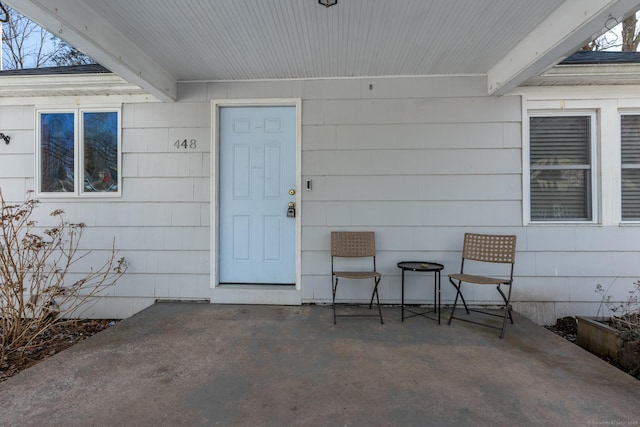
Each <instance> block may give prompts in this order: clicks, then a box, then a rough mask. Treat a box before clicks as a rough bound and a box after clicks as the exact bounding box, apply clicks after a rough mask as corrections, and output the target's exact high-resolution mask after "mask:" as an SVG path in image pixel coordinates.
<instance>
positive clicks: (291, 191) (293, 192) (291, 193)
mask: <svg viewBox="0 0 640 427" xmlns="http://www.w3.org/2000/svg"><path fill="white" fill-rule="evenodd" d="M294 194H296V190H294V189H293V188H292V189H290V190H289V195H290V196H293V195H294Z"/></svg>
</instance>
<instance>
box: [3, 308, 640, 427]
mask: <svg viewBox="0 0 640 427" xmlns="http://www.w3.org/2000/svg"><path fill="white" fill-rule="evenodd" d="M383 314H384V316H385V324H384V325H381V324H380V322H379V321H377V319H358V318H353V319H351V318H339V319H338V324H337V325H336V326H334V325H333V323H332V315H331V308H330V307H325V306H297V307H284V306H277V307H276V306H221V305H209V304H185V303H162V304H156V305H154V306H152V307H150V308H148V309H146V310H144V311H142V312H140V313H138V314H137V315H135V316H133V317H131V318H129V319H126V320H124V321H122V322H120V323H118V324H117V325H116V326H114V327H112V328H109V329H108V330H106V331H103V332H101V333H99V334H97V335H95V336H93V337H91V338H89V339H87V340H85V341H83V342H81V343H79V344H77V345H75V346H73V347H72V348H70V349H68V350H66V351H64V352H62V353H59V354H57V355H55V356H53V357H51V358H49V359H47V360H45V361H44V362H42V363H40V364H38V365H36V366H34V367H33V368H31V369H28V370H27V371H24V372H22V373H20V374H18V375H16V376H15V377H13V378H10V379H9V380H7V381H5V382H3V383H0V425H3V426H35V425H37V426H40V425H55V426H103V425H104V426H114V425H118V426H178V425H180V426H206V425H219V426H230V425H232V426H295V425H305V426H425V425H438V426H448V425H451V426H461V425H492V426H495V425H510V426H511V425H527V426H535V425H540V426H571V425H575V426H585V425H638V424H639V423H640V381H638V380H636V379H635V378H633V377H631V376H629V375H627V374H625V373H624V372H621V371H619V370H618V369H616V368H615V367H613V366H610V365H609V364H607V363H606V362H604V361H602V360H600V359H598V358H597V357H595V356H593V355H591V354H590V353H588V352H586V351H584V350H582V349H581V348H579V347H578V346H576V345H574V344H571V343H569V342H567V341H565V340H563V339H562V338H560V337H559V336H557V335H555V334H553V333H551V332H549V331H547V330H546V329H544V328H543V327H540V326H537V325H535V324H534V323H532V322H530V321H528V320H527V319H524V318H523V317H521V316H517V317H516V319H515V320H516V324H515V325H510V327H508V328H507V333H506V336H505V339H503V340H501V339H499V338H498V331H495V330H493V329H489V328H483V327H480V326H476V325H472V324H468V323H465V322H460V321H457V322H456V321H454V323H453V324H452V325H451V326H447V325H446V321H445V319H446V315H443V323H442V325H438V324H437V322H434V321H432V320H428V319H424V318H421V317H416V318H411V319H408V320H405V322H404V323H402V322H401V321H400V309H399V308H396V307H393V308H384V309H383ZM443 314H446V313H443Z"/></svg>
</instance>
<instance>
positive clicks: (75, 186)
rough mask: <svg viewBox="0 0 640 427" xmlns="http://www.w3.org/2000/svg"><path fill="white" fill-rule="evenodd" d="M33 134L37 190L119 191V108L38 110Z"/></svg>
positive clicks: (77, 193)
mask: <svg viewBox="0 0 640 427" xmlns="http://www.w3.org/2000/svg"><path fill="white" fill-rule="evenodd" d="M36 133H37V135H36V141H37V149H36V179H37V182H36V188H37V193H38V194H39V195H52V196H53V195H59V196H65V197H68V196H72V195H73V196H98V195H101V196H114V195H119V194H120V187H121V177H120V158H121V150H120V111H119V110H117V109H65V110H38V112H37V132H36Z"/></svg>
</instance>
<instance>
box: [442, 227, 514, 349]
mask: <svg viewBox="0 0 640 427" xmlns="http://www.w3.org/2000/svg"><path fill="white" fill-rule="evenodd" d="M515 258H516V236H514V235H492V234H474V233H465V235H464V245H463V248H462V263H461V266H460V273H457V274H449V282H451V284H452V285H453V287H454V288H456V299H455V301H454V303H453V308H452V309H451V316H450V317H449V322H448V324H449V325H450V324H451V320H452V319H458V320H463V321H465V322H470V323H475V324H479V325H482V326H488V327H490V328H494V329H498V330H500V331H501V332H500V338H503V337H504V331H505V328H506V326H507V318H509V320H510V321H511V323H512V324H513V316H512V314H511V305H510V302H511V288H512V284H513V267H514V264H515ZM491 263H497V264H509V267H510V268H508V269H507V268H505V269H504V271H501V272H500V273H507V271H508V270H510V271H508V275H507V274H504V275H503V277H502V278H498V277H491V276H485V275H478V274H469V273H468V271H466V270H465V268H467V270H468V267H474V268H480V266H481V265H487V264H491ZM463 282H465V283H469V284H476V285H495V286H496V288H497V290H498V293H499V294H500V296H501V297H502V299H503V300H504V304H505V308H504V313H502V314H499V313H491V312H488V311H485V310H478V309H471V308H469V307H468V306H467V302H466V301H465V299H464V296H463V294H462V283H463ZM503 286H508V287H509V290H508V292H507V294H506V295H505V293H504V292H503V290H502V287H503ZM458 298H460V300H462V304H463V305H464V308H465V310H466V312H467V314H470V312H471V311H474V312H477V313H482V314H486V315H490V316H498V317H502V318H503V320H502V328H500V327H497V326H494V325H490V324H488V323H482V322H477V321H474V320H470V319H468V318H464V317H457V316H455V311H456V306H457V305H458Z"/></svg>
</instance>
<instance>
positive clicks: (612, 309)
mask: <svg viewBox="0 0 640 427" xmlns="http://www.w3.org/2000/svg"><path fill="white" fill-rule="evenodd" d="M608 291H609V289H608V288H607V289H605V287H604V286H602V285H600V284H598V285H597V286H596V293H597V294H599V295H600V297H601V299H602V301H601V303H600V308H599V309H598V315H600V313H601V312H602V315H603V316H604V311H605V310H606V311H607V312H608V313H609V317H610V318H609V319H608V320H610V322H611V324H612V325H613V326H615V327H616V328H617V329H618V330H621V331H624V332H627V333H628V334H630V335H632V336H635V338H636V339H637V338H640V280H638V281H636V282H634V283H633V287H632V288H631V289H630V290H629V291H628V295H627V298H626V299H625V300H624V301H613V300H612V298H611V295H609V293H608Z"/></svg>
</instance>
